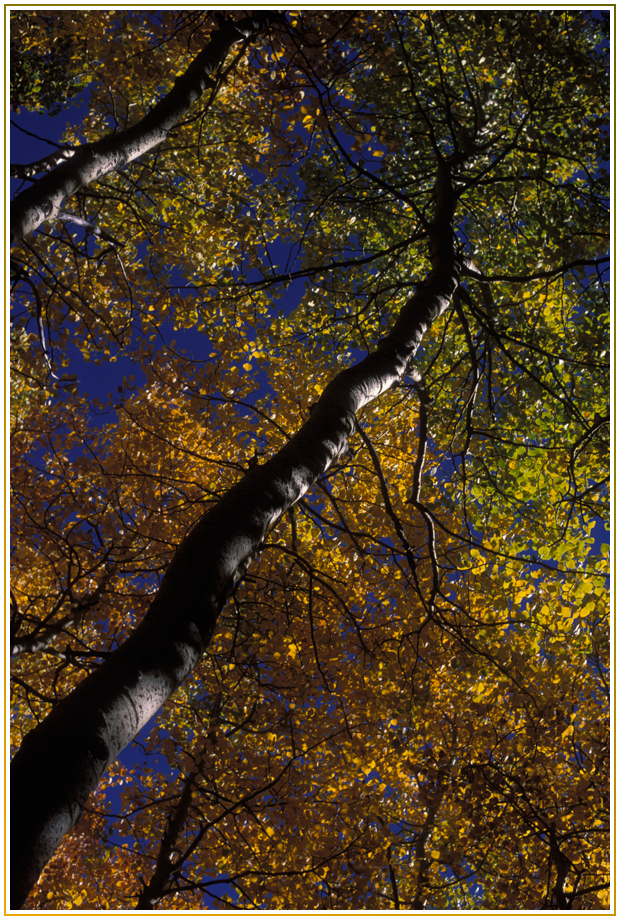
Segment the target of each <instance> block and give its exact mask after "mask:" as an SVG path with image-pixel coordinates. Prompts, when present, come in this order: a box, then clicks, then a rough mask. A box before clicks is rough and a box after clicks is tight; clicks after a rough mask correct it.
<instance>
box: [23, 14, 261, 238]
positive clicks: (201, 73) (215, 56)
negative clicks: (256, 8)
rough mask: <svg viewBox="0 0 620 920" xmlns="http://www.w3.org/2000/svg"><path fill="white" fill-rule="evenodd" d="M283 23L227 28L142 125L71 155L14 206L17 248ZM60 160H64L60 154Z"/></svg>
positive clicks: (161, 135)
mask: <svg viewBox="0 0 620 920" xmlns="http://www.w3.org/2000/svg"><path fill="white" fill-rule="evenodd" d="M278 18H279V14H277V13H268V12H266V13H256V14H252V15H250V16H248V17H246V18H244V19H240V20H238V21H237V22H235V23H234V24H233V23H232V22H231V23H226V24H224V25H222V26H221V27H220V28H219V29H218V30H216V31H215V32H213V33H212V35H211V39H210V41H209V42H208V44H207V45H206V47H205V48H204V49H203V50H202V51H201V52H200V54H199V55H198V56H197V57H196V58H194V60H193V61H192V63H191V64H190V65H189V67H188V68H187V70H186V71H185V73H184V74H183V75H182V76H180V77H177V79H176V80H175V83H174V87H173V88H172V90H171V91H170V92H169V93H168V94H167V95H166V96H164V98H163V99H161V100H160V101H159V102H158V103H157V105H156V106H155V108H153V109H152V110H151V111H150V112H148V114H146V115H145V116H144V118H142V119H141V120H140V121H139V122H138V123H137V124H135V125H133V126H132V127H131V128H127V129H126V130H125V131H119V132H118V134H110V135H109V136H108V137H104V138H102V139H101V140H99V141H95V142H94V143H92V144H83V145H82V146H81V147H78V148H77V150H76V151H75V152H73V153H72V152H71V151H66V153H65V155H64V159H63V161H62V162H61V163H60V165H59V166H56V168H55V169H53V170H52V171H51V172H49V173H47V175H45V176H42V177H41V178H40V179H39V180H37V181H36V182H35V183H34V185H31V186H30V188H27V189H26V190H25V191H24V192H22V193H21V195H18V196H17V198H15V200H14V201H13V202H12V204H11V243H14V242H16V241H17V240H20V239H22V238H23V237H25V236H27V235H28V234H29V233H32V232H33V231H34V230H36V228H37V227H38V226H39V225H40V224H42V223H43V221H44V220H54V218H55V217H57V215H58V213H59V211H61V210H62V206H63V202H64V201H65V200H66V199H67V198H70V197H71V196H72V195H74V194H75V193H76V192H77V191H79V189H81V188H84V186H86V185H89V184H90V183H91V182H94V181H95V180H96V179H100V178H101V177H102V176H105V175H107V174H108V173H110V172H112V170H113V169H120V168H121V167H123V166H125V165H126V164H127V163H130V162H131V161H132V160H135V159H136V157H139V156H142V155H143V154H145V153H147V152H148V151H149V150H152V149H153V148H154V147H156V146H157V145H158V144H161V142H162V141H164V140H165V139H166V137H167V136H168V134H169V132H170V131H171V130H172V128H174V126H175V125H176V124H177V122H179V121H180V120H181V119H182V118H183V117H184V115H185V114H186V113H187V111H188V110H189V108H190V106H191V105H192V104H193V103H194V102H195V101H196V100H197V99H199V98H200V96H202V94H203V93H204V91H205V89H206V88H207V87H208V86H209V85H212V81H211V79H210V75H211V74H212V73H213V72H214V71H215V70H216V69H217V67H218V66H219V65H220V64H221V63H223V62H224V61H225V60H226V57H227V55H228V52H229V51H230V49H231V48H232V46H233V45H235V44H236V43H237V42H240V41H244V40H246V39H249V38H252V37H253V36H255V35H258V34H260V33H261V32H262V31H264V30H265V29H266V28H267V27H268V25H269V24H270V23H271V22H272V21H274V20H275V19H278ZM55 156H57V157H58V158H60V155H59V154H57V155H55ZM24 169H27V167H24Z"/></svg>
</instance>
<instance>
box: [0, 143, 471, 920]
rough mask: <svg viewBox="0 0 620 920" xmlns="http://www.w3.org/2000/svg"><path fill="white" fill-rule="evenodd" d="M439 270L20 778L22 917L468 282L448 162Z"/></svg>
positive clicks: (209, 532) (227, 498)
mask: <svg viewBox="0 0 620 920" xmlns="http://www.w3.org/2000/svg"><path fill="white" fill-rule="evenodd" d="M435 195H436V203H435V214H434V216H433V221H432V223H431V224H430V225H429V227H428V232H429V242H430V252H431V271H430V273H429V274H428V276H427V277H426V279H425V280H424V282H423V283H422V284H420V285H419V286H418V289H417V291H416V293H415V294H414V296H413V297H412V298H411V299H410V300H409V301H408V302H407V303H406V304H405V306H404V307H403V309H402V310H401V312H400V314H399V316H398V318H397V319H396V322H395V323H394V326H393V327H392V329H391V330H390V332H389V334H388V335H387V336H386V337H385V338H384V339H382V340H381V342H380V343H379V346H378V348H377V350H376V351H374V352H373V353H372V354H370V355H368V356H367V357H366V358H365V359H364V360H362V361H360V362H359V363H358V364H357V365H355V366H354V367H351V368H347V369H345V370H343V371H341V372H340V373H339V374H338V375H337V376H336V377H335V378H334V380H333V381H332V382H331V383H330V384H329V385H328V386H327V387H326V389H325V390H324V392H323V394H322V395H321V398H320V399H319V401H318V403H317V404H316V406H315V407H314V408H313V410H312V413H311V415H310V418H309V419H308V421H307V422H306V423H305V424H304V425H303V426H302V427H301V429H300V430H299V431H298V432H297V434H296V435H294V437H293V438H291V440H290V441H289V442H288V443H287V444H286V445H285V446H284V447H283V448H282V449H281V450H280V451H279V452H278V453H277V454H276V455H275V456H274V457H273V458H272V459H271V460H268V461H267V462H266V463H264V464H263V465H262V466H257V467H255V468H253V469H252V470H250V472H248V473H247V474H246V475H245V476H244V477H243V479H241V480H240V482H238V483H237V484H236V485H235V486H233V488H232V489H230V490H229V491H228V492H227V493H226V494H225V495H224V496H223V497H222V499H221V500H220V501H219V502H218V503H217V504H216V505H215V506H214V507H213V508H211V509H210V510H209V511H207V512H206V513H205V514H204V515H203V517H202V518H200V519H199V521H198V522H197V523H196V524H195V525H194V526H193V528H192V529H191V530H190V531H189V533H188V535H187V537H186V538H185V539H184V540H183V542H182V543H181V545H180V546H179V548H178V549H177V551H176V553H175V555H174V556H173V559H172V561H171V563H170V566H169V567H168V570H167V571H166V573H165V575H164V578H163V579H162V583H161V586H160V589H159V591H158V592H157V594H156V595H155V598H154V600H153V602H152V604H151V606H150V608H149V610H148V612H147V614H146V615H145V617H144V619H143V620H142V622H141V623H140V625H139V626H138V627H137V629H136V630H135V632H134V633H133V634H132V635H131V636H130V637H129V639H128V640H127V641H126V642H125V643H124V644H123V645H122V646H121V647H120V648H119V649H118V650H117V651H116V652H114V654H112V655H111V656H110V657H109V658H108V660H107V661H106V662H105V663H104V664H102V665H101V667H100V668H99V669H98V670H97V671H96V672H95V673H93V674H91V675H90V676H89V677H88V678H86V680H84V681H83V682H82V683H81V684H80V685H79V686H78V687H77V688H76V689H75V690H74V691H73V692H72V693H70V694H69V695H68V696H67V697H66V698H65V699H64V700H62V701H61V702H60V703H58V704H57V705H56V706H55V707H54V709H53V710H52V712H51V713H50V715H49V716H48V717H47V718H46V719H45V720H44V721H43V722H42V723H41V724H40V725H39V726H38V727H37V728H35V729H33V731H31V732H30V733H29V734H28V735H27V736H26V737H25V738H24V741H23V743H22V746H21V748H20V750H19V751H18V753H17V754H16V756H15V758H14V760H13V764H12V768H11V814H12V831H11V833H12V837H11V871H12V876H11V907H12V909H18V908H19V907H21V905H22V904H23V902H24V899H25V898H26V896H27V894H28V892H29V891H30V889H31V888H32V886H33V885H34V884H35V882H36V880H37V878H38V876H39V874H40V872H41V871H42V869H43V867H44V866H45V864H46V863H47V861H48V860H49V859H50V857H51V856H52V855H53V853H54V852H55V850H56V848H57V846H58V845H59V843H60V841H61V840H62V838H63V836H64V835H65V834H66V833H68V831H69V830H70V829H71V828H72V827H73V825H74V824H75V822H76V820H77V818H78V816H79V814H80V812H81V810H82V808H83V807H84V804H85V803H86V800H87V799H88V796H89V795H90V793H91V792H92V791H93V790H94V789H95V787H96V786H97V784H98V782H99V780H100V779H101V776H102V775H103V773H104V771H105V770H106V769H107V767H108V766H109V764H111V763H112V761H113V760H114V759H115V758H116V757H117V755H118V754H119V753H120V751H121V750H122V749H123V748H124V747H125V745H127V744H129V742H130V741H132V739H133V738H134V737H135V735H136V734H137V733H138V732H139V731H140V729H141V728H142V727H143V726H144V725H145V724H146V723H147V722H148V720H149V719H150V718H151V716H153V715H154V714H155V713H156V712H157V710H158V709H159V708H160V707H161V706H162V705H163V704H164V703H165V702H166V700H167V699H168V698H169V697H170V695H171V694H172V693H173V692H174V690H175V689H176V688H177V687H178V686H179V684H180V683H181V682H182V681H183V680H184V678H185V677H187V675H188V674H189V673H190V672H191V670H192V668H193V667H194V665H195V664H196V662H197V661H198V660H199V658H200V656H201V655H202V653H203V651H204V650H205V648H206V646H207V644H208V642H209V640H210V638H211V635H212V634H213V631H214V629H215V626H216V622H217V618H218V615H219V613H220V610H221V609H222V606H223V604H224V603H225V601H226V598H227V596H228V593H229V591H230V589H231V586H232V585H233V583H234V581H235V580H236V579H238V578H239V577H240V575H241V574H242V573H243V572H245V570H246V568H247V566H248V565H249V563H250V562H251V560H252V559H253V558H254V556H255V555H256V553H257V552H258V551H259V550H260V546H261V544H262V541H263V540H264V538H265V535H266V534H267V532H268V530H269V529H270V528H271V527H272V526H273V525H274V524H275V523H276V522H277V521H278V520H279V518H280V517H281V516H282V515H283V514H284V513H285V512H286V510H287V509H288V508H290V507H291V506H292V505H294V504H295V502H297V501H298V499H299V498H301V496H302V495H304V493H305V492H306V491H307V490H308V489H309V488H310V487H311V486H312V484H313V483H314V482H315V481H316V480H317V479H318V478H319V477H320V476H321V475H322V474H323V473H324V472H325V471H326V470H327V469H329V467H330V466H331V464H332V463H333V462H334V461H335V460H337V459H338V458H339V457H340V456H341V455H342V454H344V453H345V452H346V451H347V450H348V438H349V436H350V435H351V434H352V432H353V431H354V429H355V423H356V415H357V413H358V412H359V411H360V409H362V408H363V406H365V405H366V404H367V403H369V402H371V401H372V400H374V399H376V398H377V397H379V396H380V395H381V394H382V393H384V392H385V391H386V390H388V389H389V387H391V386H392V384H393V383H394V382H395V381H397V380H399V379H401V378H402V376H403V375H404V374H405V373H406V372H407V370H408V368H410V366H411V361H412V359H413V358H414V356H415V354H416V352H417V349H418V347H419V345H420V342H421V340H422V337H423V335H424V333H425V332H426V331H427V330H428V329H429V327H430V326H431V324H432V322H433V321H434V320H435V319H436V318H437V317H438V316H440V315H441V314H442V313H443V312H444V311H445V310H446V308H447V307H448V305H449V303H450V300H451V298H452V296H453V294H454V291H455V290H456V288H457V286H458V283H459V274H460V269H461V266H460V262H459V259H458V257H457V254H456V251H455V248H454V233H453V215H454V209H455V205H456V200H457V194H456V191H455V187H454V183H453V179H452V173H451V167H450V164H449V162H446V161H443V162H441V163H440V164H439V167H438V174H437V183H436V187H435Z"/></svg>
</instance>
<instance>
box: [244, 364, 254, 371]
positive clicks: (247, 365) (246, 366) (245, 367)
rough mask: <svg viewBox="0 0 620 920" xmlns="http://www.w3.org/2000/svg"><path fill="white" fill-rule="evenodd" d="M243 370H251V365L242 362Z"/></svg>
mask: <svg viewBox="0 0 620 920" xmlns="http://www.w3.org/2000/svg"><path fill="white" fill-rule="evenodd" d="M243 370H244V371H251V370H252V365H251V364H244V365H243Z"/></svg>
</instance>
